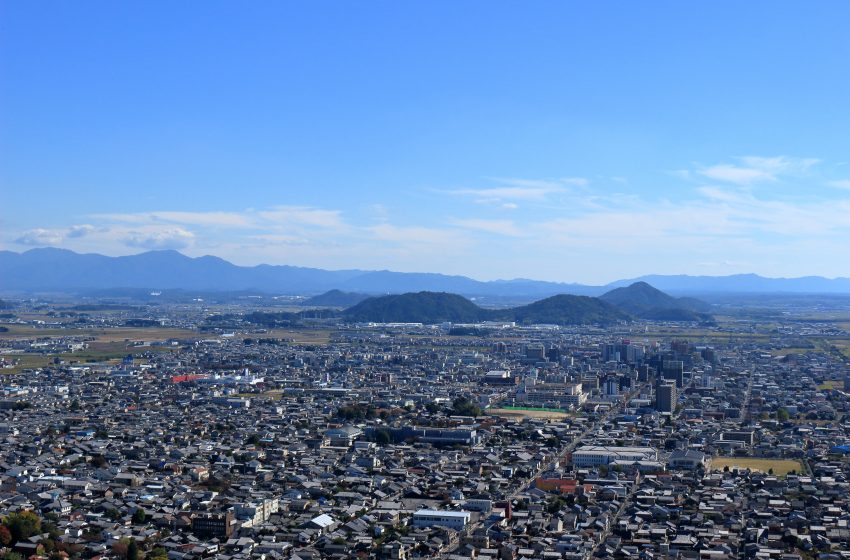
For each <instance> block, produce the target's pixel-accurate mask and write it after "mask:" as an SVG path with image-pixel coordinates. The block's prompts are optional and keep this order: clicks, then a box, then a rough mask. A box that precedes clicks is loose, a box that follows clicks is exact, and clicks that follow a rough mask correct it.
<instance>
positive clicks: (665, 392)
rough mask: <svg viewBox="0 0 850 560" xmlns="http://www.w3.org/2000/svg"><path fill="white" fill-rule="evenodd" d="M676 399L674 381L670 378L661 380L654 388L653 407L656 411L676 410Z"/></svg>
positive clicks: (671, 411) (670, 411)
mask: <svg viewBox="0 0 850 560" xmlns="http://www.w3.org/2000/svg"><path fill="white" fill-rule="evenodd" d="M677 400H678V392H677V391H676V382H675V381H672V380H665V381H661V383H659V384H658V386H657V388H656V393H655V409H656V410H658V412H669V413H671V414H672V413H673V412H674V411H675V410H676V401H677Z"/></svg>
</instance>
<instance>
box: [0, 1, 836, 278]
mask: <svg viewBox="0 0 850 560" xmlns="http://www.w3.org/2000/svg"><path fill="white" fill-rule="evenodd" d="M614 8H616V9H614ZM2 11H3V18H2V19H3V20H4V21H5V25H4V27H5V29H4V32H3V33H2V34H0V50H2V52H4V53H6V55H5V56H3V57H2V60H0V119H2V121H0V122H2V126H0V158H2V166H0V169H2V170H0V185H2V190H3V193H4V195H3V199H4V204H3V211H2V213H0V220H1V221H0V231H2V233H0V249H4V250H12V251H18V252H20V251H25V250H27V249H29V248H32V247H41V246H56V247H63V248H68V249H71V250H74V251H78V252H97V253H103V254H107V255H123V254H133V253H137V252H142V251H145V250H149V249H177V250H180V251H181V252H183V253H185V254H188V255H191V256H200V255H205V254H212V255H216V256H219V257H222V258H224V259H227V260H229V261H231V262H234V263H236V264H240V265H254V264H259V263H270V264H291V265H297V266H308V267H318V268H325V269H345V268H362V269H390V270H397V271H418V272H440V273H446V274H461V275H465V276H469V277H472V278H477V279H482V280H491V279H495V278H516V277H527V278H534V279H540V280H554V281H563V282H582V283H605V282H609V281H613V280H617V279H621V278H628V277H638V276H641V275H645V274H678V273H683V274H693V275H726V274H735V273H749V272H754V273H758V274H762V275H764V276H769V277H798V276H805V275H810V274H811V275H823V276H827V277H836V276H850V267H848V265H847V264H846V263H845V262H842V261H841V260H840V259H837V258H835V255H836V254H840V251H841V250H842V249H844V247H845V244H846V242H845V239H847V237H848V235H850V221H848V220H847V219H846V215H847V212H848V210H850V168H848V166H847V161H846V153H845V152H844V151H843V150H842V147H843V142H842V140H844V138H845V134H846V133H845V131H846V130H848V129H850V128H848V125H850V112H848V111H847V109H846V103H845V102H844V100H843V95H842V94H843V92H845V91H847V89H848V88H847V86H848V85H850V84H848V78H847V76H848V75H850V74H848V72H847V71H846V70H848V65H849V64H850V63H848V61H850V45H848V43H847V42H846V41H845V40H844V38H843V29H842V22H843V21H846V20H847V18H846V16H848V15H850V13H848V12H850V8H848V6H847V5H846V4H843V3H839V2H832V3H830V2H825V3H820V4H818V5H815V6H805V7H803V6H798V5H795V4H792V3H766V2H764V3H759V2H754V3H747V4H746V5H743V6H741V5H737V4H733V3H731V2H721V3H711V4H709V3H699V4H689V5H687V6H685V5H678V4H676V3H661V2H658V3H653V4H650V5H641V6H616V7H615V6H613V5H601V6H588V5H577V4H560V3H558V4H556V3H551V4H550V3H539V4H536V5H534V6H532V7H531V8H529V7H527V6H523V7H519V6H515V5H510V4H506V3H486V4H485V3H468V4H463V5H450V4H446V3H434V4H428V5H425V4H406V5H404V6H398V5H392V4H381V3H374V4H369V5H357V6H353V5H352V6H346V5H344V4H327V5H323V6H296V5H285V4H272V3H267V4H254V5H252V6H250V7H245V6H239V7H237V6H235V5H228V4H203V5H201V4H199V3H185V4H181V5H179V6H172V5H166V4H150V5H145V6H140V5H137V6H129V5H125V6H118V5H110V4H108V3H103V4H88V5H87V6H86V7H85V9H81V8H80V7H79V6H71V5H65V6H51V9H50V10H49V11H46V10H43V9H39V5H38V4H30V3H27V4H24V3H6V4H4V6H3V8H2Z"/></svg>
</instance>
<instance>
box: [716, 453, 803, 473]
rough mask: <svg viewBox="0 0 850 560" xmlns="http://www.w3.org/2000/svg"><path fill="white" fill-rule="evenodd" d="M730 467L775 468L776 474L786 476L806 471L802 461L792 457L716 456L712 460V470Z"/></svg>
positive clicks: (759, 469)
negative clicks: (792, 472)
mask: <svg viewBox="0 0 850 560" xmlns="http://www.w3.org/2000/svg"><path fill="white" fill-rule="evenodd" d="M727 466H728V467H729V469H730V470H731V469H736V468H737V469H750V470H753V471H760V472H764V473H766V472H768V471H769V470H770V469H773V474H775V475H776V476H785V475H787V474H788V473H789V472H791V471H795V472H798V473H801V472H805V469H804V468H803V465H802V463H800V462H799V461H793V460H790V459H760V458H758V457H715V458H714V459H712V460H711V470H716V471H722V470H723V468H724V467H727Z"/></svg>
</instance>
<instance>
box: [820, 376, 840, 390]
mask: <svg viewBox="0 0 850 560" xmlns="http://www.w3.org/2000/svg"><path fill="white" fill-rule="evenodd" d="M832 389H839V390H843V389H844V381H841V380H837V379H829V380H826V381H824V382H823V383H821V384H820V385H818V390H820V391H829V390H832Z"/></svg>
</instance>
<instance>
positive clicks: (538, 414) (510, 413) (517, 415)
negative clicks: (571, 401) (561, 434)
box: [487, 408, 570, 422]
mask: <svg viewBox="0 0 850 560" xmlns="http://www.w3.org/2000/svg"><path fill="white" fill-rule="evenodd" d="M487 414H489V415H490V416H500V417H502V418H507V419H508V420H516V421H517V422H520V421H522V420H523V419H524V418H541V419H544V420H563V419H564V418H568V417H569V416H570V414H569V413H568V412H554V411H551V410H543V409H538V410H533V409H527V410H519V409H510V408H490V409H488V410H487Z"/></svg>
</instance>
